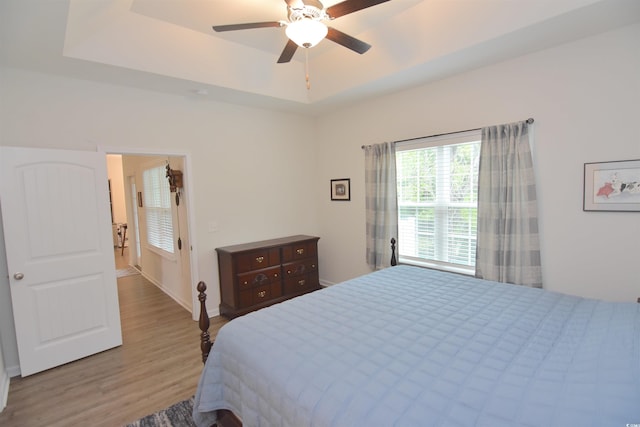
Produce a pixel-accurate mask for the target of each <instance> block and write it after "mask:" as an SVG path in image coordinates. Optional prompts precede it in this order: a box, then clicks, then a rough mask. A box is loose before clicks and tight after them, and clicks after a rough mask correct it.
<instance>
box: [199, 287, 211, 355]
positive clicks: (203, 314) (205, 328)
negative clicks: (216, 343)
mask: <svg viewBox="0 0 640 427" xmlns="http://www.w3.org/2000/svg"><path fill="white" fill-rule="evenodd" d="M196 289H198V300H199V301H200V318H199V320H198V326H199V327H200V330H201V331H202V332H201V333H200V350H201V351H202V363H205V362H206V361H207V357H208V356H209V351H210V350H211V344H212V343H211V338H210V336H209V314H208V313H207V304H206V301H207V294H206V293H205V291H206V290H207V285H206V284H205V283H204V282H202V281H201V282H199V283H198V286H197V288H196Z"/></svg>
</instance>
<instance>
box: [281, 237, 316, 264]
mask: <svg viewBox="0 0 640 427" xmlns="http://www.w3.org/2000/svg"><path fill="white" fill-rule="evenodd" d="M317 253H318V245H317V242H316V241H315V240H312V241H303V242H298V243H295V244H292V245H288V246H285V247H283V248H282V262H290V261H295V260H301V259H304V258H312V257H316V256H317Z"/></svg>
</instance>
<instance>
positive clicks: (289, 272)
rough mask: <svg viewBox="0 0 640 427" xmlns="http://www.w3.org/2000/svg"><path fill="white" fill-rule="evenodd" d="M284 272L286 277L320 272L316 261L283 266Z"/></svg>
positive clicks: (309, 260) (307, 260)
mask: <svg viewBox="0 0 640 427" xmlns="http://www.w3.org/2000/svg"><path fill="white" fill-rule="evenodd" d="M282 270H283V274H284V277H291V276H299V275H301V274H306V273H310V272H314V271H318V264H317V262H316V260H315V259H305V260H302V261H296V262H290V263H288V264H283V265H282Z"/></svg>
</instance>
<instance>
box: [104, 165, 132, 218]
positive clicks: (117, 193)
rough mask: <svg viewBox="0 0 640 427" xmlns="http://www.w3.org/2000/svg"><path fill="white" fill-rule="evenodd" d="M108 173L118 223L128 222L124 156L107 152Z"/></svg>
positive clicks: (114, 214) (114, 212) (112, 206)
mask: <svg viewBox="0 0 640 427" xmlns="http://www.w3.org/2000/svg"><path fill="white" fill-rule="evenodd" d="M107 175H108V178H109V181H110V182H111V209H112V213H113V221H112V222H114V223H116V224H122V223H126V222H127V210H126V207H125V199H124V178H123V175H122V156H121V155H119V154H107Z"/></svg>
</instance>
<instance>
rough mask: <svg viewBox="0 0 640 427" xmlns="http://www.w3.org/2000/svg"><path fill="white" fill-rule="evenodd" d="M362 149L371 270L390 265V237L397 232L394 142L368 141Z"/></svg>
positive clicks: (368, 251) (367, 252)
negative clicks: (376, 142)
mask: <svg viewBox="0 0 640 427" xmlns="http://www.w3.org/2000/svg"><path fill="white" fill-rule="evenodd" d="M364 151H365V202H366V234H367V251H366V258H367V264H368V265H369V267H370V268H371V269H372V270H379V269H381V268H386V267H389V266H390V265H391V247H390V243H389V241H390V240H391V238H392V237H395V238H396V239H397V236H398V199H397V189H396V151H395V144H394V143H392V142H385V143H382V144H374V145H368V146H365V147H364Z"/></svg>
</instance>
